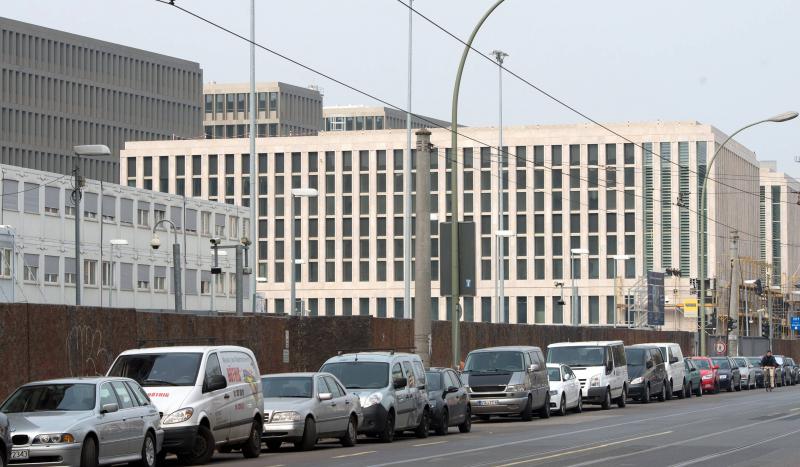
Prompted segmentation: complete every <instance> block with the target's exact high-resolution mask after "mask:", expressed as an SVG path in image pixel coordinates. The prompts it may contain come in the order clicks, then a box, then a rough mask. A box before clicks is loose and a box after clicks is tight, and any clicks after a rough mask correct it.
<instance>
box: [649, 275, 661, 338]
mask: <svg viewBox="0 0 800 467" xmlns="http://www.w3.org/2000/svg"><path fill="white" fill-rule="evenodd" d="M647 324H649V325H650V326H663V325H664V273H663V272H648V273H647Z"/></svg>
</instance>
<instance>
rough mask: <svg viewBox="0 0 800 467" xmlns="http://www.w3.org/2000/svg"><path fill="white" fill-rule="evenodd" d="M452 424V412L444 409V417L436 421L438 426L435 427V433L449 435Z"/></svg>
mask: <svg viewBox="0 0 800 467" xmlns="http://www.w3.org/2000/svg"><path fill="white" fill-rule="evenodd" d="M449 424H450V414H449V413H448V412H447V409H444V410H442V417H441V418H440V419H439V421H438V422H437V423H436V427H435V428H434V429H433V431H434V433H436V435H437V436H445V435H447V431H448V428H449Z"/></svg>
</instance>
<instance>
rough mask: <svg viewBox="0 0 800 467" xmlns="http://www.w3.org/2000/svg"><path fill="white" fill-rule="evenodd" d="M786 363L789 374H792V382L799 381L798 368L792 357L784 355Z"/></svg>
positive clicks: (799, 370)
mask: <svg viewBox="0 0 800 467" xmlns="http://www.w3.org/2000/svg"><path fill="white" fill-rule="evenodd" d="M786 363H787V364H788V367H789V370H790V374H791V375H792V384H793V385H794V384H797V383H798V382H800V368H799V367H798V366H797V364H796V363H795V362H794V359H793V358H790V357H786Z"/></svg>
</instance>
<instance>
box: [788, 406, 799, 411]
mask: <svg viewBox="0 0 800 467" xmlns="http://www.w3.org/2000/svg"><path fill="white" fill-rule="evenodd" d="M795 410H800V407H795V408H793V409H792V410H790V411H789V412H794V411H795Z"/></svg>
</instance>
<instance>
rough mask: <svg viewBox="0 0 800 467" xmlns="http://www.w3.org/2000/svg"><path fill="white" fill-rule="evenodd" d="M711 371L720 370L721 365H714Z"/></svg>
mask: <svg viewBox="0 0 800 467" xmlns="http://www.w3.org/2000/svg"><path fill="white" fill-rule="evenodd" d="M711 369H712V370H719V365H713V366H712V367H711Z"/></svg>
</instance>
